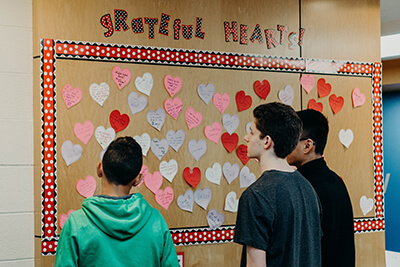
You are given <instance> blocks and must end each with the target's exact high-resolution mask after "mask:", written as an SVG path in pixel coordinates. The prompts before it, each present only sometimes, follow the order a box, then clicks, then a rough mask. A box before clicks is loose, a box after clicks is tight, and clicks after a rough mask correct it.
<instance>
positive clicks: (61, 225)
mask: <svg viewBox="0 0 400 267" xmlns="http://www.w3.org/2000/svg"><path fill="white" fill-rule="evenodd" d="M74 211H75V210H69V211H68V213H67V214H61V215H60V218H59V224H60V228H61V229H62V228H63V227H64V224H65V221H66V220H67V219H68V217H69V215H71V213H72V212H74Z"/></svg>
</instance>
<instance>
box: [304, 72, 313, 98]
mask: <svg viewBox="0 0 400 267" xmlns="http://www.w3.org/2000/svg"><path fill="white" fill-rule="evenodd" d="M300 84H301V86H303V88H304V91H306V93H307V94H309V93H310V92H311V90H312V89H313V88H314V84H315V77H314V75H312V74H310V75H307V74H302V75H301V78H300Z"/></svg>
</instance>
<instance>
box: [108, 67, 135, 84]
mask: <svg viewBox="0 0 400 267" xmlns="http://www.w3.org/2000/svg"><path fill="white" fill-rule="evenodd" d="M112 78H113V80H114V82H115V83H116V85H117V87H118V89H119V90H121V89H122V88H124V87H125V86H126V85H127V84H128V83H129V82H130V80H131V71H130V70H129V69H123V70H121V68H120V67H119V66H115V67H114V68H113V69H112Z"/></svg>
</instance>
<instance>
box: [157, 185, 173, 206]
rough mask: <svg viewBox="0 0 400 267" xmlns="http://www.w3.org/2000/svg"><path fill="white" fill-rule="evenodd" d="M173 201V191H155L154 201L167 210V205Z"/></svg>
mask: <svg viewBox="0 0 400 267" xmlns="http://www.w3.org/2000/svg"><path fill="white" fill-rule="evenodd" d="M173 200H174V190H173V189H172V188H171V187H169V186H168V187H166V188H165V189H164V191H163V190H162V189H159V190H157V192H156V201H157V203H158V204H159V205H160V206H161V207H163V208H164V209H166V210H168V207H169V205H170V204H171V203H172V201H173Z"/></svg>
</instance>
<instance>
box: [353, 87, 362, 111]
mask: <svg viewBox="0 0 400 267" xmlns="http://www.w3.org/2000/svg"><path fill="white" fill-rule="evenodd" d="M351 99H352V100H353V107H360V106H362V105H364V103H365V95H364V94H363V93H361V92H360V88H358V87H356V88H354V89H353V91H352V92H351Z"/></svg>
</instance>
